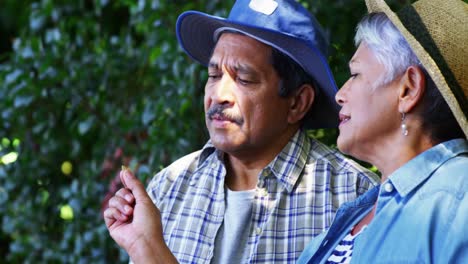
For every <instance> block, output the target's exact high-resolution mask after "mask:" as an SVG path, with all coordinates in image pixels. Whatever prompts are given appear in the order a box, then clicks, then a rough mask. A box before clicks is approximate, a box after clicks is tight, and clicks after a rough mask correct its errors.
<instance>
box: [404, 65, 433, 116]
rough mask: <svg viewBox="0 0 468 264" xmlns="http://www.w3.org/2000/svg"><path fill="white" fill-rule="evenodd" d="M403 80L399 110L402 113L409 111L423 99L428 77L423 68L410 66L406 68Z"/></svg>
mask: <svg viewBox="0 0 468 264" xmlns="http://www.w3.org/2000/svg"><path fill="white" fill-rule="evenodd" d="M401 82H402V85H401V86H400V90H399V93H398V99H399V104H398V110H399V111H400V113H408V112H411V111H412V110H414V108H415V107H416V106H417V105H418V103H419V102H420V101H421V99H422V97H423V95H424V92H425V91H426V78H425V75H424V72H423V70H422V69H421V68H419V67H417V66H410V67H408V68H407V69H406V71H405V73H404V75H403V77H402V78H401Z"/></svg>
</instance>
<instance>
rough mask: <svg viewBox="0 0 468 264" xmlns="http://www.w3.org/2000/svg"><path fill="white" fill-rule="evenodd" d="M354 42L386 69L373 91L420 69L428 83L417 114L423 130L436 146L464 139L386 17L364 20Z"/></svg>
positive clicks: (447, 110) (426, 75)
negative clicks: (409, 68)
mask: <svg viewBox="0 0 468 264" xmlns="http://www.w3.org/2000/svg"><path fill="white" fill-rule="evenodd" d="M354 42H355V44H356V46H359V44H361V43H365V44H366V45H367V46H368V47H369V48H370V50H371V51H372V52H373V54H374V56H375V57H376V58H377V60H378V61H379V62H380V63H382V65H384V67H385V69H386V73H385V74H382V78H380V79H379V81H377V83H376V84H375V86H374V87H380V86H382V85H385V84H388V83H390V82H391V81H393V80H395V79H396V78H397V77H399V76H401V74H403V73H404V72H405V71H406V69H407V68H408V67H410V66H412V65H417V66H418V67H419V68H421V69H422V71H423V73H424V77H425V79H426V90H425V92H424V94H423V97H422V99H421V107H420V110H419V111H418V112H417V113H415V114H417V115H419V116H420V117H421V118H422V127H423V128H424V129H425V130H426V131H428V133H429V134H430V136H431V139H432V141H433V142H434V143H439V142H444V141H447V140H450V139H454V138H465V134H464V133H463V131H462V129H461V128H460V125H459V124H458V123H457V120H456V119H455V117H454V116H453V113H452V111H451V110H450V107H449V106H448V104H447V102H446V101H445V100H444V98H443V97H442V95H441V94H440V91H439V89H438V88H437V86H436V84H435V83H434V81H433V80H432V79H431V77H430V76H429V74H428V73H427V71H426V69H424V67H423V66H422V65H421V63H420V61H419V59H418V58H417V57H416V55H415V54H414V52H413V51H412V50H411V48H410V46H409V44H408V42H407V41H406V40H405V39H404V37H403V36H402V35H401V33H400V31H398V29H397V28H396V27H395V26H394V25H393V23H392V22H391V21H390V20H389V19H388V17H387V15H385V14H384V13H371V14H369V15H367V16H365V17H364V18H363V19H362V20H361V22H360V23H359V24H358V26H357V32H356V36H355V38H354Z"/></svg>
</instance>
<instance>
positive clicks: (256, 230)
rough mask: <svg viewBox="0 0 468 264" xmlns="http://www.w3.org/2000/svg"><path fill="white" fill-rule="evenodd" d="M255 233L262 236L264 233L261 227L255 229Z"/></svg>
mask: <svg viewBox="0 0 468 264" xmlns="http://www.w3.org/2000/svg"><path fill="white" fill-rule="evenodd" d="M255 233H256V234H257V235H260V234H261V233H262V229H261V228H260V227H257V228H255Z"/></svg>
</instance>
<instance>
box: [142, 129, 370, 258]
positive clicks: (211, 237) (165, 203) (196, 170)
mask: <svg viewBox="0 0 468 264" xmlns="http://www.w3.org/2000/svg"><path fill="white" fill-rule="evenodd" d="M225 175H226V169H225V167H224V163H223V153H221V152H220V151H219V150H216V149H215V148H214V147H213V145H212V144H211V143H210V142H208V143H207V144H206V145H205V146H204V147H203V149H202V150H200V151H197V152H195V153H192V154H189V155H187V156H185V157H183V158H181V159H179V160H177V161H176V162H174V163H173V164H171V165H170V166H169V167H167V168H165V169H164V170H162V171H161V172H160V173H158V174H157V175H156V176H155V177H154V178H153V179H152V181H151V182H150V183H149V185H148V188H147V191H148V193H149V195H150V196H151V198H152V199H153V202H154V203H155V204H156V206H157V207H158V208H159V209H160V210H161V217H162V224H163V228H164V238H165V240H166V243H167V245H168V246H169V248H170V249H171V251H172V252H173V253H174V255H175V256H176V257H177V259H178V260H179V262H181V263H197V264H198V263H210V262H211V259H212V257H213V253H214V246H215V245H214V243H215V238H216V234H217V233H218V230H219V229H220V227H221V224H222V223H223V217H224V215H225V196H224V195H225V194H224V177H225ZM258 178H259V179H258V184H257V187H256V190H255V196H254V200H253V204H252V220H251V221H252V222H251V225H250V230H249V237H248V240H247V247H246V250H248V253H247V255H248V256H249V260H248V262H249V263H294V262H295V261H296V260H297V258H298V257H299V255H300V253H301V252H302V250H303V249H304V247H305V246H306V244H307V242H309V241H310V239H311V238H313V237H314V236H316V235H318V234H319V233H321V232H322V231H323V230H324V229H326V228H327V227H329V226H330V224H331V222H332V220H333V218H334V215H335V212H336V210H337V209H338V207H339V206H340V205H341V204H343V203H344V202H347V201H350V200H354V199H356V197H357V196H358V195H361V194H362V193H364V192H365V191H366V190H368V189H370V188H371V187H373V186H374V185H375V183H376V182H377V180H378V178H377V176H375V175H374V174H371V173H369V172H363V169H362V168H361V167H360V166H359V165H357V164H356V163H355V162H353V161H351V160H349V159H347V158H345V157H344V156H343V155H341V154H340V153H339V152H337V151H336V150H333V149H330V148H329V147H327V146H325V145H323V144H321V143H319V142H317V141H315V140H313V139H311V138H309V137H307V135H306V134H305V133H304V132H301V131H299V132H298V133H296V135H295V136H294V137H293V138H292V139H291V141H290V142H289V143H288V144H287V145H286V146H285V148H284V149H283V150H282V152H281V153H279V154H278V156H277V157H276V158H275V159H274V160H273V161H272V162H271V163H270V164H269V165H268V166H267V167H265V168H264V169H263V171H262V172H261V173H260V174H259V176H258ZM239 248H244V247H239Z"/></svg>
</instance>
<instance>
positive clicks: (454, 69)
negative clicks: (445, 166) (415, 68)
mask: <svg viewBox="0 0 468 264" xmlns="http://www.w3.org/2000/svg"><path fill="white" fill-rule="evenodd" d="M366 5H367V8H368V10H369V13H371V12H383V13H385V14H386V15H387V16H388V18H389V19H390V20H391V21H392V22H393V24H394V25H395V26H396V27H397V28H398V30H399V31H400V32H401V34H402V35H403V37H404V38H405V39H406V41H408V43H409V45H410V46H411V48H412V50H413V51H414V53H415V54H416V56H417V57H418V58H419V61H420V62H421V63H422V65H423V66H424V67H425V69H426V70H427V72H428V73H429V75H430V76H431V78H432V80H434V82H435V84H436V85H437V87H438V88H439V90H440V92H441V94H442V96H443V97H444V99H445V101H446V102H447V103H448V105H449V106H450V109H451V110H452V112H453V114H454V116H455V118H456V119H457V121H458V124H459V125H460V127H461V128H462V130H463V132H464V133H465V136H466V137H468V122H467V116H468V100H467V97H468V50H467V49H468V4H466V3H464V2H463V1H461V0H420V1H418V2H415V3H413V4H412V5H411V6H407V7H405V8H403V9H402V10H400V11H399V12H397V13H394V12H393V11H392V10H391V9H390V7H389V6H388V5H387V4H386V3H385V1H384V0H366Z"/></svg>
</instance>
